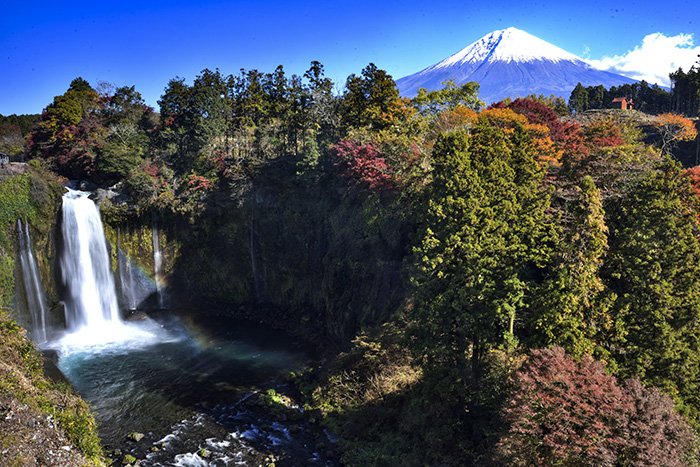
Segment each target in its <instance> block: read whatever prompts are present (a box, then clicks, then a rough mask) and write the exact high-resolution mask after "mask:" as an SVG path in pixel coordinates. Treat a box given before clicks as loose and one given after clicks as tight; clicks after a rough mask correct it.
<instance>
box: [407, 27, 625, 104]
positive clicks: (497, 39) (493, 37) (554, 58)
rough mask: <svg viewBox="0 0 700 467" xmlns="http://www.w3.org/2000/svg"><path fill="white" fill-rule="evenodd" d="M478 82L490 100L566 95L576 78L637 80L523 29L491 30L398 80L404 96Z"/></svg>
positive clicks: (613, 82) (611, 82)
mask: <svg viewBox="0 0 700 467" xmlns="http://www.w3.org/2000/svg"><path fill="white" fill-rule="evenodd" d="M450 79H451V80H454V81H455V83H457V84H463V83H466V82H468V81H476V82H478V83H479V84H480V85H481V88H480V97H481V99H482V100H483V101H485V102H486V103H491V102H497V101H500V100H502V99H504V98H506V97H513V98H515V97H518V96H526V95H528V94H544V95H550V94H554V95H556V96H561V97H563V98H564V99H568V98H569V95H570V94H571V91H572V90H573V88H574V87H575V86H576V84H577V83H582V84H583V85H584V86H594V85H598V84H602V85H603V86H605V87H610V86H619V85H621V84H625V83H634V82H635V80H633V79H631V78H627V77H625V76H621V75H617V74H615V73H610V72H608V71H602V70H598V69H596V68H593V67H592V66H591V65H589V64H588V63H586V62H584V61H583V60H582V59H581V58H579V57H577V56H576V55H574V54H572V53H569V52H567V51H566V50H563V49H560V48H559V47H557V46H555V45H552V44H550V43H549V42H546V41H543V40H542V39H540V38H537V37H535V36H533V35H531V34H528V33H527V32H525V31H521V30H520V29H516V28H508V29H503V30H499V31H493V32H491V33H489V34H487V35H485V36H484V37H482V38H481V39H479V40H478V41H476V42H474V43H473V44H470V45H469V46H467V47H465V48H464V49H462V50H460V51H459V52H457V53H456V54H454V55H452V56H450V57H447V58H446V59H444V60H442V61H441V62H438V63H436V64H435V65H432V66H429V67H428V68H426V69H424V70H422V71H419V72H418V73H414V74H412V75H409V76H405V77H403V78H401V79H399V80H397V81H396V84H397V86H398V88H399V91H400V92H401V94H402V95H403V96H406V97H413V96H415V95H416V93H417V92H418V89H419V88H426V89H428V90H434V89H440V88H441V87H442V83H443V82H445V81H447V80H450Z"/></svg>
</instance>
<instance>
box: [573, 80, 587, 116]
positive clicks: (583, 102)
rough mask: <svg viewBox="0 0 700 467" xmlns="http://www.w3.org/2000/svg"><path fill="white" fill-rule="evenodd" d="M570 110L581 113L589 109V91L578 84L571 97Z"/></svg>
mask: <svg viewBox="0 0 700 467" xmlns="http://www.w3.org/2000/svg"><path fill="white" fill-rule="evenodd" d="M569 109H571V111H572V112H576V113H581V112H583V111H585V110H588V109H589V104H588V90H587V89H586V88H585V87H584V86H583V85H582V84H581V83H578V84H577V85H576V87H575V88H574V90H573V91H571V96H570V97H569Z"/></svg>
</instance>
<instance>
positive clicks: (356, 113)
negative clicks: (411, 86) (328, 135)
mask: <svg viewBox="0 0 700 467" xmlns="http://www.w3.org/2000/svg"><path fill="white" fill-rule="evenodd" d="M345 88H346V90H345V94H343V98H342V103H341V112H342V115H343V118H344V120H345V125H346V126H347V127H351V128H362V127H366V128H369V129H370V130H374V131H380V130H384V129H386V128H388V127H390V126H392V125H396V124H400V123H401V122H402V121H405V120H406V119H407V118H408V116H409V115H410V113H411V111H410V108H409V107H408V101H406V100H405V99H402V98H400V97H399V91H398V89H396V83H395V82H394V80H393V79H392V77H391V76H390V75H389V74H388V73H387V72H386V71H384V70H380V69H379V68H377V66H376V65H375V64H374V63H370V64H369V65H367V66H366V67H365V68H364V69H363V70H362V74H361V75H360V76H357V75H355V74H352V75H350V76H349V77H348V80H347V82H346V84H345Z"/></svg>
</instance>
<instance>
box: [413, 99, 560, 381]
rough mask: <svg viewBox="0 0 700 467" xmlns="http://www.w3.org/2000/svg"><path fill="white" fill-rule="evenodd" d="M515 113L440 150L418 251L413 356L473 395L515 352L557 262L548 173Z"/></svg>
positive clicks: (479, 125)
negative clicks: (534, 278)
mask: <svg viewBox="0 0 700 467" xmlns="http://www.w3.org/2000/svg"><path fill="white" fill-rule="evenodd" d="M508 112H509V116H510V117H508V116H507V115H499V117H498V118H496V119H494V116H493V115H489V113H482V115H481V116H480V118H479V119H478V120H477V122H476V123H475V125H474V126H473V127H472V130H471V134H470V135H468V134H467V133H466V132H465V131H463V130H460V131H456V132H453V133H450V134H447V135H445V136H443V137H441V138H440V139H438V141H437V142H436V143H435V147H434V149H433V179H432V182H431V185H430V188H429V198H428V203H427V212H426V213H425V227H424V231H423V232H424V233H423V237H422V240H421V242H420V244H419V245H418V246H416V247H415V249H414V255H415V261H416V267H415V270H414V273H413V275H412V283H413V284H414V286H415V288H416V303H415V306H414V311H413V316H412V318H413V322H414V323H415V324H414V325H413V327H412V330H411V335H412V336H413V344H412V346H413V349H414V351H415V352H416V354H417V355H418V356H420V359H421V360H422V361H423V362H424V364H425V365H426V366H427V367H429V368H431V367H432V368H434V367H440V366H447V367H452V368H455V369H457V371H458V372H459V374H460V375H461V377H460V381H461V384H462V385H465V386H466V388H465V389H468V390H474V388H473V387H472V388H470V387H469V384H470V383H469V382H470V381H471V382H472V384H475V385H477V386H478V383H475V382H476V381H478V380H479V377H480V374H481V371H482V366H483V360H484V358H485V355H486V352H487V350H488V349H489V348H491V347H493V346H500V345H504V346H508V345H512V344H513V343H514V339H515V337H514V335H515V323H516V317H517V315H518V313H519V312H520V311H521V310H522V309H523V307H524V300H525V297H526V295H527V294H528V293H529V291H530V287H531V274H532V270H533V268H535V269H536V268H537V267H538V265H542V264H543V263H544V262H546V260H547V259H546V258H547V256H548V247H547V242H548V235H550V233H551V232H550V231H549V230H548V229H549V222H548V218H547V215H546V210H547V207H548V204H549V196H548V194H547V193H546V192H544V191H543V190H542V180H543V175H544V170H543V166H542V165H541V164H540V163H539V161H538V159H537V156H538V154H537V151H536V150H535V145H534V143H533V140H532V137H531V136H530V134H529V133H528V130H527V128H526V125H525V124H523V121H522V120H524V118H522V117H520V118H521V119H522V120H520V119H518V118H517V117H518V116H517V115H515V114H514V113H513V112H510V111H508ZM491 113H492V112H491Z"/></svg>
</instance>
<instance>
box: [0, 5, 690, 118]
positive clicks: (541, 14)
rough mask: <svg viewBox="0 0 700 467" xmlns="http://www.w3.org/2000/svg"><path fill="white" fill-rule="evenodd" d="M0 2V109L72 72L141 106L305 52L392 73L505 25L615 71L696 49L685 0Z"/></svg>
mask: <svg viewBox="0 0 700 467" xmlns="http://www.w3.org/2000/svg"><path fill="white" fill-rule="evenodd" d="M3 3H4V4H3V5H2V7H0V63H1V64H2V66H0V114H4V115H8V114H12V113H37V112H40V111H41V109H42V108H43V107H45V106H46V105H47V104H49V103H50V102H51V100H52V99H53V96H55V95H57V94H62V93H63V92H64V91H65V89H66V88H67V86H68V84H69V83H70V81H71V80H72V79H73V78H75V77H77V76H82V77H84V78H85V79H87V80H88V81H90V82H91V83H92V84H93V85H95V84H96V83H97V82H98V81H107V82H110V83H113V84H115V85H132V84H133V85H136V88H137V90H138V91H140V92H141V93H142V94H143V96H144V98H145V99H146V101H147V102H148V103H149V104H151V105H154V106H155V105H156V101H157V100H158V97H159V96H160V94H161V93H162V91H163V89H164V88H165V86H166V84H167V82H168V80H169V79H171V78H174V77H176V76H180V77H184V78H186V79H187V80H188V81H189V82H191V80H192V79H193V78H194V77H195V76H196V75H197V73H198V72H199V71H201V70H202V69H204V68H212V69H213V68H217V67H218V68H219V69H220V70H221V71H222V72H224V73H226V74H228V73H237V72H238V70H239V69H240V68H257V69H259V70H261V71H272V70H273V69H274V68H275V67H276V66H277V65H279V64H282V65H284V67H285V69H286V70H287V72H288V73H297V74H301V73H303V72H304V70H305V69H306V68H308V64H309V62H310V61H311V60H319V61H321V62H322V63H323V64H324V65H325V67H326V72H327V74H328V75H329V76H330V77H331V78H333V80H334V81H336V83H338V84H339V85H342V84H343V83H344V81H345V78H346V77H347V76H348V75H349V74H350V73H359V72H360V71H361V69H362V68H363V67H364V66H365V65H367V63H369V62H374V63H375V64H377V66H379V67H380V68H384V69H386V70H387V71H389V72H390V73H391V74H392V75H393V76H394V78H400V77H401V76H404V75H407V74H410V73H413V72H415V71H418V70H420V69H422V68H424V67H426V66H428V65H431V64H433V63H435V62H437V61H439V60H441V59H443V58H445V57H446V56H448V55H450V54H452V53H454V52H456V51H457V50H459V49H461V48H463V47H465V46H466V45H468V44H469V43H471V42H473V41H475V40H477V39H478V38H480V37H481V36H483V35H484V34H486V33H488V32H490V31H492V30H495V29H503V28H506V27H509V26H515V27H517V28H519V29H523V30H525V31H527V32H529V33H530V34H533V35H535V36H538V37H540V38H542V39H544V40H546V41H549V42H552V43H553V44H555V45H557V46H559V47H561V48H563V49H566V50H568V51H569V52H572V53H574V54H577V55H581V56H586V57H587V58H590V59H593V60H597V62H596V63H597V64H599V65H602V66H606V67H608V68H617V69H618V70H623V71H626V72H627V73H628V74H634V73H635V72H637V71H635V70H636V69H637V68H644V67H646V68H647V70H646V71H643V70H639V71H638V72H637V74H638V75H639V76H647V75H645V74H642V73H643V72H644V73H651V71H649V70H648V69H649V68H652V69H653V70H660V69H662V68H663V67H664V66H666V67H667V66H669V65H668V64H667V63H666V64H664V63H662V62H664V60H666V61H667V60H668V57H670V56H674V57H676V58H675V60H676V61H678V62H686V61H689V63H687V64H686V65H685V66H684V68H688V67H689V66H690V65H692V64H693V62H694V58H695V57H696V56H697V53H700V47H698V46H700V2H698V1H697V0H675V1H674V0H671V1H668V2H663V3H662V2H656V1H655V2H651V1H647V0H645V1H636V2H624V6H621V5H622V4H623V2H619V1H618V2H603V1H596V0H594V1H585V2H584V1H581V2H576V3H570V2H560V1H536V2H525V1H522V0H520V1H510V0H506V1H497V2H496V1H492V0H484V1H483V2H471V1H461V2H459V1H452V0H441V1H429V0H423V1H414V0H404V1H388V2H380V1H377V0H375V1H367V0H357V1H354V2H342V1H337V2H333V1H323V2H322V1H300V0H292V1H284V2H283V1H267V2H262V1H257V2H256V1H216V0H201V1H197V2H186V1H181V0H169V1H161V0H156V1H147V0H142V1H132V0H124V1H114V0H107V1H97V2H71V1H64V2H58V1H52V2H35V1H31V0H28V1H24V2H11V3H9V4H8V2H7V1H5V2H3ZM653 33H661V35H660V36H658V35H656V36H650V35H652V34H653ZM681 34H683V36H680V35H681ZM689 34H692V36H689ZM647 36H649V37H648V39H647V40H645V37H647ZM669 38H670V39H669ZM674 38H675V40H674ZM666 39H669V40H666ZM643 41H645V42H644V45H643ZM635 48H637V50H636V54H634V53H633V54H630V51H632V52H634V49H635ZM667 49H671V50H670V52H667V51H666V50H667ZM679 49H682V50H680V51H679ZM647 50H650V51H652V52H649V53H647ZM675 52H678V54H676V55H677V56H676V55H674V53H675ZM696 52H697V53H696ZM652 55H653V56H652ZM688 57H691V58H690V59H688ZM606 60H607V61H606ZM657 62H658V63H657ZM653 70H652V71H653ZM666 73H667V72H666V71H661V72H657V73H656V74H657V75H660V76H662V77H663V76H665V74H666Z"/></svg>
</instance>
